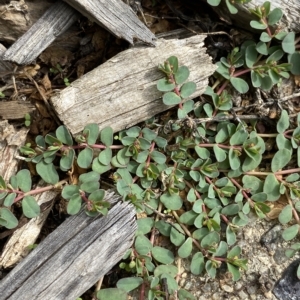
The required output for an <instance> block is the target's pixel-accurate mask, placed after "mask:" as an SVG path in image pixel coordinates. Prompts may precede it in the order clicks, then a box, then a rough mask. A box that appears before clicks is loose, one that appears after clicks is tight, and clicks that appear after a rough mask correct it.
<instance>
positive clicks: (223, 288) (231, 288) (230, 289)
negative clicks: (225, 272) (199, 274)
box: [221, 284, 233, 293]
mask: <svg viewBox="0 0 300 300" xmlns="http://www.w3.org/2000/svg"><path fill="white" fill-rule="evenodd" d="M221 289H222V290H223V291H225V292H227V293H232V292H233V287H232V286H229V285H227V284H224V285H222V286H221Z"/></svg>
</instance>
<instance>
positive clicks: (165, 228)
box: [155, 220, 172, 236]
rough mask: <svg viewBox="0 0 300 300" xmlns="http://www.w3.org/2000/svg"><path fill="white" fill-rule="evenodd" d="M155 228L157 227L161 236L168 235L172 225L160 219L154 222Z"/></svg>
mask: <svg viewBox="0 0 300 300" xmlns="http://www.w3.org/2000/svg"><path fill="white" fill-rule="evenodd" d="M155 228H157V229H158V231H159V232H160V233H161V234H162V235H163V236H170V232H171V228H172V226H171V225H170V224H168V223H166V222H165V221H162V220H160V221H158V222H155Z"/></svg>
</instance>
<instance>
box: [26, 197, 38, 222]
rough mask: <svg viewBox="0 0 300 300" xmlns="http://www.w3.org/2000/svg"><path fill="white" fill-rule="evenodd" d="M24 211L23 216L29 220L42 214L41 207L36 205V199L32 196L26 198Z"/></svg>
mask: <svg viewBox="0 0 300 300" xmlns="http://www.w3.org/2000/svg"><path fill="white" fill-rule="evenodd" d="M22 209H23V214H24V215H25V216H26V217H27V218H35V217H37V216H38V215H39V214H40V212H41V209H40V206H39V205H38V204H37V203H36V201H35V199H34V198H33V197H32V196H25V197H24V198H23V200H22Z"/></svg>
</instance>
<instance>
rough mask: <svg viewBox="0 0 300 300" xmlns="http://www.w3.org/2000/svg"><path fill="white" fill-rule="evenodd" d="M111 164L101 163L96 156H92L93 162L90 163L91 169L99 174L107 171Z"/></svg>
mask: <svg viewBox="0 0 300 300" xmlns="http://www.w3.org/2000/svg"><path fill="white" fill-rule="evenodd" d="M110 168H111V166H110V165H108V166H105V165H102V164H101V163H100V162H99V161H98V157H96V158H94V160H93V164H92V169H93V171H95V172H97V173H99V174H103V173H105V172H107V171H108V170H110Z"/></svg>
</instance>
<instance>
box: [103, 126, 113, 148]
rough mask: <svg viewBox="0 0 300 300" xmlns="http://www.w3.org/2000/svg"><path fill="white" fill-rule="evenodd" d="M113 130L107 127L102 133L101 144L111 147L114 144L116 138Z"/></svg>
mask: <svg viewBox="0 0 300 300" xmlns="http://www.w3.org/2000/svg"><path fill="white" fill-rule="evenodd" d="M113 133H114V131H113V129H112V128H111V127H105V128H103V129H102V130H101V132H100V139H101V142H102V143H103V144H104V145H105V146H106V147H110V146H111V145H112V144H113V141H114V137H113Z"/></svg>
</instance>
